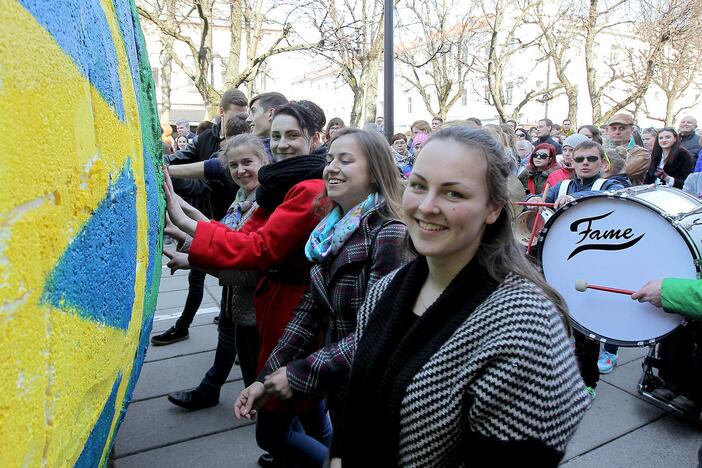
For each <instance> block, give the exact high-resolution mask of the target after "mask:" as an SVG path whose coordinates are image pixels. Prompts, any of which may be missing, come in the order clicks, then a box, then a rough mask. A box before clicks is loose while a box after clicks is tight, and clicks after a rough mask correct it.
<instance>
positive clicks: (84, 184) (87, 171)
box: [80, 153, 100, 190]
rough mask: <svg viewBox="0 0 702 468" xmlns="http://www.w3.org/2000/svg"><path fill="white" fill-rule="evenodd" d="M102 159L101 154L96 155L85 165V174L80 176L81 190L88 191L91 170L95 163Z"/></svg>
mask: <svg viewBox="0 0 702 468" xmlns="http://www.w3.org/2000/svg"><path fill="white" fill-rule="evenodd" d="M99 159H100V154H99V153H95V154H94V155H93V156H92V157H91V158H90V159H88V161H87V162H86V163H85V164H83V173H82V174H81V175H80V188H81V189H83V190H88V176H89V175H90V170H91V169H92V168H93V166H94V165H95V163H96V162H97V161H98V160H99Z"/></svg>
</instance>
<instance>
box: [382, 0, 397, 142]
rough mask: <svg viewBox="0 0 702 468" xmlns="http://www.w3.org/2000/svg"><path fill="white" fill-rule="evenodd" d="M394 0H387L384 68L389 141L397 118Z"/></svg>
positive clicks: (387, 135)
mask: <svg viewBox="0 0 702 468" xmlns="http://www.w3.org/2000/svg"><path fill="white" fill-rule="evenodd" d="M392 33H393V0H385V37H384V42H385V52H384V54H383V55H384V61H385V65H384V68H383V76H384V86H383V94H384V103H385V104H384V106H383V114H384V115H383V118H384V125H385V138H387V140H388V143H390V142H391V140H392V135H393V131H394V128H395V120H394V118H393V113H394V112H393V111H394V107H395V102H394V101H395V98H394V93H393V92H394V88H393V78H394V76H393V75H394V74H395V70H394V63H393V62H394V58H395V49H394V43H393V37H392Z"/></svg>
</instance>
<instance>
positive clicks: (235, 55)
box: [224, 0, 243, 89]
mask: <svg viewBox="0 0 702 468" xmlns="http://www.w3.org/2000/svg"><path fill="white" fill-rule="evenodd" d="M241 1H242V0H230V2H229V19H230V21H231V23H230V25H229V34H230V38H229V58H228V59H227V68H226V70H225V72H224V88H225V89H229V88H231V87H232V84H233V83H234V81H235V80H236V78H237V77H238V76H239V70H240V66H241V34H242V29H241V24H242V20H243V13H242V10H241V8H242V5H241Z"/></svg>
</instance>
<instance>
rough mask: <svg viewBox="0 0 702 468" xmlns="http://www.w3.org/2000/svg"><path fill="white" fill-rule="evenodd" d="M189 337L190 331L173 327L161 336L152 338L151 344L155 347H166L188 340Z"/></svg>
mask: <svg viewBox="0 0 702 468" xmlns="http://www.w3.org/2000/svg"><path fill="white" fill-rule="evenodd" d="M188 337H189V334H188V330H178V329H177V328H176V327H171V328H169V329H168V330H166V331H165V332H163V333H161V334H160V335H156V336H152V337H151V344H152V345H154V346H164V345H169V344H171V343H176V342H178V341H183V340H187V339H188Z"/></svg>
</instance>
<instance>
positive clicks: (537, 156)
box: [534, 153, 550, 159]
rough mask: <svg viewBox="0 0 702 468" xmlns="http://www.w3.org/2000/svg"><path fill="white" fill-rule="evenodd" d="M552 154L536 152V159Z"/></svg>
mask: <svg viewBox="0 0 702 468" xmlns="http://www.w3.org/2000/svg"><path fill="white" fill-rule="evenodd" d="M549 156H550V154H548V153H534V157H535V158H536V159H548V158H549Z"/></svg>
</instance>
